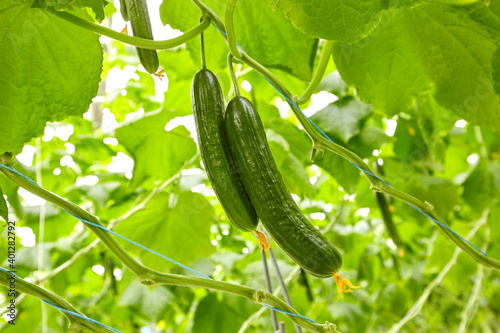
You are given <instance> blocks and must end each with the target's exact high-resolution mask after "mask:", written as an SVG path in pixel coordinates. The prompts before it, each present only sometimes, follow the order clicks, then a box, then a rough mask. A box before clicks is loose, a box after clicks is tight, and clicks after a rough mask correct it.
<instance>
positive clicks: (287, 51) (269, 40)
mask: <svg viewBox="0 0 500 333" xmlns="http://www.w3.org/2000/svg"><path fill="white" fill-rule="evenodd" d="M204 3H206V4H207V5H208V6H210V8H211V9H213V10H214V11H215V12H216V13H218V14H219V16H220V17H224V9H225V2H223V1H217V0H209V1H205V2H204ZM160 11H161V17H162V20H163V23H165V24H167V23H168V24H170V25H171V26H172V27H173V28H176V29H181V30H183V31H185V30H187V29H190V28H192V27H193V26H195V25H196V24H197V23H198V22H199V16H200V12H199V10H198V9H197V8H196V7H195V6H194V5H193V4H192V3H191V2H189V1H183V0H182V1H181V0H165V1H163V4H162V5H161V8H160ZM234 22H235V27H234V29H235V33H236V38H237V40H238V42H239V44H240V45H241V47H242V48H243V49H244V50H245V51H246V52H247V53H248V54H249V55H250V56H251V57H253V58H255V59H256V60H257V61H259V62H260V63H262V64H263V65H264V66H266V67H271V68H278V69H281V70H283V71H286V72H288V73H291V74H293V75H295V76H297V77H298V78H300V79H302V80H309V79H310V78H311V75H312V65H313V60H314V56H315V55H316V47H317V41H316V40H315V39H313V38H311V37H308V36H306V35H304V34H302V33H301V32H300V31H298V30H297V29H295V28H294V27H293V26H292V24H291V23H290V22H288V21H287V20H286V18H285V17H284V16H283V14H281V13H276V12H274V11H273V10H272V9H271V8H269V6H268V5H267V4H266V1H265V0H255V1H239V2H238V3H237V5H236V9H235V13H234ZM199 44H200V43H199V40H198V39H195V40H194V41H193V42H189V43H188V44H187V47H188V49H189V51H190V53H191V56H192V57H193V59H194V60H195V62H196V63H200V61H199V59H200V47H199ZM205 49H206V50H205V53H206V55H207V64H208V68H210V69H212V70H219V69H223V68H226V66H227V62H226V58H227V53H228V52H229V50H228V48H227V46H226V44H225V42H224V40H223V38H222V36H221V34H220V32H218V31H217V30H216V29H215V28H214V27H211V28H209V29H208V30H207V32H206V33H205Z"/></svg>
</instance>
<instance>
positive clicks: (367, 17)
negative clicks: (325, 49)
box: [268, 0, 383, 43]
mask: <svg viewBox="0 0 500 333" xmlns="http://www.w3.org/2000/svg"><path fill="white" fill-rule="evenodd" d="M268 3H269V5H270V6H271V7H272V8H273V9H274V10H278V11H281V12H284V13H285V16H286V17H287V18H288V19H290V20H291V21H292V23H293V25H294V26H295V27H296V28H298V29H300V30H302V31H303V32H304V33H306V34H308V35H310V36H312V37H316V38H323V39H329V40H340V41H345V42H350V43H352V42H355V41H357V40H359V39H360V38H362V37H364V36H366V35H367V34H368V33H369V32H370V31H371V30H373V28H374V27H375V26H376V24H377V23H378V21H379V19H380V17H379V15H377V14H378V12H379V11H380V10H381V9H382V6H383V4H382V2H379V1H356V0H346V1H339V0H334V1H323V0H311V1H307V2H304V1H301V0H280V1H278V0H268ZM374 13H376V14H375V15H374Z"/></svg>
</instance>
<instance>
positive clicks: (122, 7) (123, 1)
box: [120, 0, 130, 22]
mask: <svg viewBox="0 0 500 333" xmlns="http://www.w3.org/2000/svg"><path fill="white" fill-rule="evenodd" d="M126 1H127V0H120V14H122V18H123V20H124V21H125V22H128V21H130V19H129V17H128V10H127V3H126Z"/></svg>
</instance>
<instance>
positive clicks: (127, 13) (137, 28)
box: [120, 0, 159, 74]
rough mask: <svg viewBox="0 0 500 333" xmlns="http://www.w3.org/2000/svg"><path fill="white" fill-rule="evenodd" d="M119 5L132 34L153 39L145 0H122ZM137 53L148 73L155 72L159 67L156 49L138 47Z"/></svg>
mask: <svg viewBox="0 0 500 333" xmlns="http://www.w3.org/2000/svg"><path fill="white" fill-rule="evenodd" d="M120 6H121V8H120V11H121V14H122V17H123V19H124V20H127V18H128V19H130V24H131V26H132V33H133V35H134V36H136V37H142V38H148V39H153V30H151V22H150V20H149V12H148V4H147V3H146V0H122V1H121V2H120ZM137 54H138V55H139V60H140V61H141V64H142V65H143V66H144V68H145V69H146V71H148V73H150V74H154V73H156V71H157V70H158V67H159V62H158V54H157V53H156V50H147V49H141V48H139V47H138V48H137Z"/></svg>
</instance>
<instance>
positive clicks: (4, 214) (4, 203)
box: [0, 187, 9, 222]
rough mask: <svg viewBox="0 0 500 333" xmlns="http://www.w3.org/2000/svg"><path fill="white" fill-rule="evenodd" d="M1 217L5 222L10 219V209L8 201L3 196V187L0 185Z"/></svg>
mask: <svg viewBox="0 0 500 333" xmlns="http://www.w3.org/2000/svg"><path fill="white" fill-rule="evenodd" d="M0 217H1V218H3V220H4V221H5V222H7V221H9V209H8V208H7V201H5V198H4V197H3V192H2V188H1V187H0Z"/></svg>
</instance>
